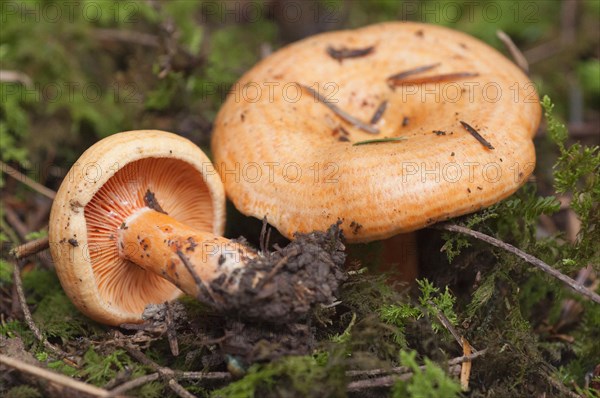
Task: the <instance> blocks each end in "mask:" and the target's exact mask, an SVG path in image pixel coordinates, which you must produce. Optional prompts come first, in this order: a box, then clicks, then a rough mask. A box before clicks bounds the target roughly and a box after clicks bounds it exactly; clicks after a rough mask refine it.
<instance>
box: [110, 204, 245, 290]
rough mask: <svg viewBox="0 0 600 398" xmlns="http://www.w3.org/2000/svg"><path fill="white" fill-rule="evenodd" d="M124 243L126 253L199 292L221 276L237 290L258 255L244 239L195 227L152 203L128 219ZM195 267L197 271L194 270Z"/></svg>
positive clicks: (122, 251)
mask: <svg viewBox="0 0 600 398" xmlns="http://www.w3.org/2000/svg"><path fill="white" fill-rule="evenodd" d="M118 245H119V255H120V256H121V257H122V258H124V259H126V260H129V261H131V262H133V263H135V264H137V265H138V266H140V267H142V268H143V269H145V270H147V271H150V272H153V273H155V274H157V275H160V276H162V277H163V278H165V279H167V280H168V281H170V282H171V283H173V284H174V285H175V286H177V287H178V288H179V289H181V290H182V291H184V292H185V293H187V294H189V295H192V296H195V297H198V296H201V295H202V294H203V293H204V292H206V291H208V292H209V293H210V283H211V282H212V281H214V280H216V279H219V278H221V279H223V278H225V279H224V283H223V284H222V286H225V290H227V291H229V292H230V293H233V292H234V291H235V290H237V287H238V284H239V276H240V275H241V274H242V272H240V271H241V270H242V269H243V268H244V267H245V266H246V264H247V262H248V261H249V260H250V259H251V258H252V257H254V256H255V255H254V253H252V252H251V251H250V250H249V249H248V248H246V247H245V246H243V245H241V244H239V243H235V242H232V241H230V240H229V239H226V238H223V237H220V236H217V235H214V234H212V233H210V232H207V231H200V230H197V229H194V228H191V227H189V226H187V225H185V224H183V223H181V222H179V221H177V220H175V219H174V218H173V217H170V216H169V215H167V214H164V213H161V212H158V211H155V210H152V209H150V208H142V209H140V210H138V211H136V212H135V213H134V214H132V215H131V216H129V217H128V218H127V219H126V220H125V221H124V222H123V224H122V225H121V227H120V228H119V231H118ZM186 263H187V264H186ZM190 266H191V267H193V271H190V270H188V267H190ZM198 278H199V279H200V281H198V280H197V279H198ZM198 282H200V283H198Z"/></svg>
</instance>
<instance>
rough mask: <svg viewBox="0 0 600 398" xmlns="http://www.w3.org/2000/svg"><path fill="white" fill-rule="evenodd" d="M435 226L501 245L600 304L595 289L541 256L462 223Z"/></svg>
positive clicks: (502, 247)
mask: <svg viewBox="0 0 600 398" xmlns="http://www.w3.org/2000/svg"><path fill="white" fill-rule="evenodd" d="M434 228H436V229H441V230H445V231H450V232H458V233H461V234H465V235H469V236H472V237H474V238H476V239H479V240H481V241H483V242H486V243H489V244H491V245H493V246H496V247H499V248H501V249H504V250H506V251H507V252H509V253H512V254H514V255H516V256H517V257H520V258H522V259H523V260H525V261H527V262H528V263H529V264H532V265H535V266H536V267H537V268H539V269H540V270H542V271H544V272H545V273H547V274H548V275H550V276H552V277H554V278H556V279H558V280H559V281H561V282H562V283H564V284H565V285H567V286H569V287H570V288H571V289H573V290H574V291H576V292H577V293H579V294H581V295H583V296H585V297H587V298H589V299H590V300H592V301H593V302H595V303H598V304H600V295H598V294H597V293H596V292H593V291H591V290H589V289H588V288H586V287H585V286H583V285H582V284H580V283H577V282H576V281H574V280H573V279H571V278H569V277H568V276H566V275H564V274H562V273H561V272H560V271H558V270H556V269H554V268H552V267H551V266H549V265H548V264H546V263H545V262H543V261H542V260H540V259H539V258H537V257H534V256H532V255H531V254H528V253H525V252H524V251H522V250H520V249H517V248H516V247H514V246H513V245H511V244H508V243H505V242H502V241H501V240H499V239H496V238H493V237H491V236H489V235H486V234H484V233H481V232H478V231H474V230H472V229H469V228H466V227H462V226H460V225H455V224H441V225H438V226H435V227H434Z"/></svg>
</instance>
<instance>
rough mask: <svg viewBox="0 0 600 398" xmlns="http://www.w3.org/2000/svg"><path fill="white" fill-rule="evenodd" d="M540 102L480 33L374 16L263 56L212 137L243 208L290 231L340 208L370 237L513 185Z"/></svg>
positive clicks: (494, 198)
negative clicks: (369, 22)
mask: <svg viewBox="0 0 600 398" xmlns="http://www.w3.org/2000/svg"><path fill="white" fill-rule="evenodd" d="M540 113H541V112H540V106H539V103H538V97H537V94H536V92H535V89H534V87H533V85H532V84H531V82H530V81H529V80H528V78H527V76H525V74H524V73H523V72H522V71H521V70H519V69H518V68H517V67H516V66H515V65H514V64H513V63H511V62H510V61H509V60H507V59H506V58H505V57H504V56H502V55H501V54H500V53H498V52H497V51H496V50H494V49H493V48H491V47H489V46H488V45H486V44H484V43H482V42H480V41H479V40H477V39H475V38H473V37H471V36H468V35H466V34H464V33H461V32H457V31H454V30H450V29H447V28H444V27H439V26H435V25H428V24H420V23H399V22H393V23H383V24H378V25H373V26H369V27H365V28H361V29H356V30H348V31H339V32H332V33H324V34H320V35H317V36H313V37H309V38H307V39H305V40H302V41H300V42H297V43H294V44H291V45H289V46H287V47H285V48H283V49H281V50H279V51H277V52H275V53H274V54H272V55H270V56H269V57H268V58H266V59H264V60H263V61H262V62H260V63H259V64H258V65H256V66H255V67H254V68H252V69H251V70H250V71H249V72H247V73H246V74H245V75H244V76H243V77H242V78H241V79H240V81H239V82H238V83H237V84H236V86H235V87H234V91H233V92H232V93H231V94H230V95H229V97H228V98H227V100H226V102H225V104H224V106H223V107H222V108H221V110H220V112H219V114H218V116H217V119H216V121H215V129H214V134H213V139H212V151H213V154H214V157H215V166H216V168H217V169H218V171H219V172H220V175H221V177H222V180H223V182H224V185H225V190H226V192H227V195H228V196H229V197H230V198H231V200H232V201H233V203H234V205H235V206H236V207H237V209H239V210H240V211H241V212H242V213H244V214H246V215H250V216H254V217H257V218H263V217H265V216H267V217H268V220H269V222H270V223H271V224H272V225H274V226H275V227H276V228H277V229H278V230H279V231H280V232H281V233H282V234H283V235H285V236H287V237H291V236H292V234H293V233H295V232H297V231H300V232H306V231H312V230H315V229H325V228H327V226H329V225H330V224H331V223H333V222H335V221H336V220H338V219H340V220H342V222H343V224H342V226H343V228H344V232H345V237H346V239H347V240H348V241H349V242H367V241H372V240H378V239H384V238H388V237H391V236H394V235H396V234H399V233H404V232H410V231H414V230H417V229H420V228H423V227H425V226H427V225H430V224H432V223H435V222H437V221H442V220H447V219H449V218H452V217H456V216H459V215H463V214H466V213H470V212H474V211H477V210H479V209H481V208H483V207H486V206H489V205H491V204H493V203H495V202H498V201H500V200H501V199H503V198H505V197H507V196H509V195H511V194H512V193H513V192H515V191H516V190H517V189H518V188H519V187H520V186H521V185H522V184H523V183H524V182H525V181H526V180H527V177H528V176H529V175H530V174H531V172H532V171H533V167H534V165H535V152H534V147H533V142H532V137H533V135H534V133H535V131H536V130H537V127H538V124H539V120H540ZM240 175H241V178H240Z"/></svg>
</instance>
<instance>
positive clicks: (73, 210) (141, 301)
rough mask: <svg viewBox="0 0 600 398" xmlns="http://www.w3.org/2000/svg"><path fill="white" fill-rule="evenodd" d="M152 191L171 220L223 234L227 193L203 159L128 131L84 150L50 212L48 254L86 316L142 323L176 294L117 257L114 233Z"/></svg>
mask: <svg viewBox="0 0 600 398" xmlns="http://www.w3.org/2000/svg"><path fill="white" fill-rule="evenodd" d="M148 191H150V192H151V193H152V194H153V195H154V197H156V198H157V200H158V203H160V206H161V207H162V209H164V211H166V212H167V213H168V214H169V216H170V217H172V218H174V219H175V220H178V221H181V222H185V224H186V225H189V226H190V227H193V228H196V229H197V230H201V231H208V232H211V233H213V234H215V235H222V233H223V229H224V222H225V195H224V190H223V185H222V183H221V181H220V179H219V177H218V175H217V174H216V173H215V172H214V170H213V169H212V164H211V163H210V161H209V159H208V158H207V157H206V155H205V154H204V153H203V152H202V151H201V150H200V149H199V148H198V147H197V146H196V145H194V144H193V143H192V142H190V141H189V140H187V139H185V138H183V137H180V136H177V135H175V134H171V133H166V132H163V131H155V130H143V131H129V132H124V133H119V134H115V135H112V136H110V137H108V138H105V139H103V140H102V141H99V142H98V143H96V144H95V145H93V146H92V147H90V148H89V149H88V150H87V151H85V153H84V154H83V155H82V156H81V157H80V158H79V160H78V161H77V163H75V164H74V165H73V167H72V168H71V170H70V171H69V174H68V175H67V176H66V177H65V179H64V181H63V183H62V185H61V187H60V189H59V190H58V193H57V195H56V198H55V200H54V203H53V205H52V211H51V214H50V223H49V226H50V227H49V240H50V250H51V254H52V257H53V259H54V262H55V266H56V272H57V274H58V276H59V278H60V281H61V284H62V286H63V288H64V290H65V291H66V293H67V295H68V296H69V297H70V299H71V300H72V301H73V303H74V304H75V305H76V306H77V307H78V308H79V309H80V310H81V311H82V312H83V313H85V314H86V315H88V316H89V317H90V318H93V319H95V320H97V321H100V322H103V323H107V324H112V325H118V324H121V323H126V322H139V321H141V314H142V312H143V310H144V308H145V306H146V305H147V304H150V303H162V302H164V301H166V300H170V299H173V298H175V297H177V296H178V295H179V294H180V293H181V292H180V290H179V289H178V288H177V287H175V285H173V284H171V283H170V282H169V281H167V280H166V279H163V278H162V277H161V276H159V275H156V274H154V273H152V272H149V271H146V270H145V269H143V268H141V267H139V266H137V265H136V264H134V263H132V262H130V261H127V260H124V259H123V258H122V257H120V256H119V248H118V247H117V244H116V242H117V231H118V229H119V227H120V226H121V225H122V223H123V222H124V220H125V219H126V218H127V217H129V216H130V215H131V214H133V213H134V212H135V211H137V210H139V209H141V208H143V207H147V205H148V203H147V200H148V198H147V193H148Z"/></svg>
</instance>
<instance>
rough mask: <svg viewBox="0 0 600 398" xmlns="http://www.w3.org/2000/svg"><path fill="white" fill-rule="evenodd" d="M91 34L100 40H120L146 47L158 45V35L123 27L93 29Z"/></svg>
mask: <svg viewBox="0 0 600 398" xmlns="http://www.w3.org/2000/svg"><path fill="white" fill-rule="evenodd" d="M92 35H93V36H94V37H95V38H96V39H98V40H101V41H121V42H125V43H131V44H138V45H141V46H146V47H159V46H160V40H159V38H158V36H155V35H151V34H148V33H143V32H136V31H133V30H123V29H101V28H98V29H94V30H93V31H92Z"/></svg>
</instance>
